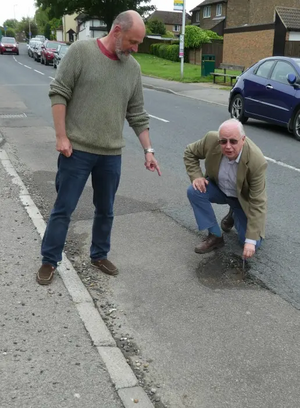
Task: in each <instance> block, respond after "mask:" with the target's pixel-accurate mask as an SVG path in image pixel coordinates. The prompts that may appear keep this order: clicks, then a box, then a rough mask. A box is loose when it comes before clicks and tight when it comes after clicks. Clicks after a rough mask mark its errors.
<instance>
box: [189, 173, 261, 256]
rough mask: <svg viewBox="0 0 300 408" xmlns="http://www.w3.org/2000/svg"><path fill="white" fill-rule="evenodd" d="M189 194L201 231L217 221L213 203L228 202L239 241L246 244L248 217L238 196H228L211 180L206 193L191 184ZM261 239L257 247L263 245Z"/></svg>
mask: <svg viewBox="0 0 300 408" xmlns="http://www.w3.org/2000/svg"><path fill="white" fill-rule="evenodd" d="M187 196H188V199H189V201H190V203H191V206H192V208H193V210H194V214H195V218H196V222H197V224H198V228H199V230H200V231H202V230H205V229H208V228H210V227H213V226H214V225H215V224H216V223H217V219H216V216H215V212H214V210H213V208H212V205H211V203H215V204H228V205H229V206H230V208H231V209H232V211H233V219H234V226H235V228H236V230H237V233H238V237H239V241H240V243H241V244H242V245H244V243H245V239H246V230H247V217H246V214H245V213H244V210H243V209H242V207H241V204H240V202H239V200H238V199H237V198H235V197H227V195H226V194H224V193H223V191H222V190H220V189H219V187H218V186H217V185H216V184H215V183H213V182H212V181H210V180H209V183H208V185H207V186H206V193H201V192H200V191H199V190H194V187H193V186H192V185H190V186H189V188H188V190H187ZM261 241H262V240H259V241H256V247H257V248H258V247H259V246H260V245H261Z"/></svg>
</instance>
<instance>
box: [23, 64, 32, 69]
mask: <svg viewBox="0 0 300 408" xmlns="http://www.w3.org/2000/svg"><path fill="white" fill-rule="evenodd" d="M24 67H25V68H28V69H32V68H31V67H29V66H28V65H24Z"/></svg>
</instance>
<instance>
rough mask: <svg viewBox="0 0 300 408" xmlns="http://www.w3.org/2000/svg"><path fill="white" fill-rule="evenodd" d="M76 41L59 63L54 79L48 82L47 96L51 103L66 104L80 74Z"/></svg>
mask: <svg viewBox="0 0 300 408" xmlns="http://www.w3.org/2000/svg"><path fill="white" fill-rule="evenodd" d="M78 48H79V47H78V43H74V44H72V45H71V47H70V49H69V50H68V52H67V53H66V55H65V56H64V58H63V59H62V61H61V63H60V64H59V68H58V70H57V73H56V77H55V79H54V80H53V81H52V82H51V83H50V91H49V97H50V99H51V105H52V106H53V105H57V104H62V105H67V104H68V102H69V101H70V99H71V97H72V93H73V89H74V86H75V83H76V81H77V79H78V77H79V75H80V69H81V64H80V55H79V50H78Z"/></svg>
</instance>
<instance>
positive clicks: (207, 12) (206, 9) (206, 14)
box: [203, 6, 211, 18]
mask: <svg viewBox="0 0 300 408" xmlns="http://www.w3.org/2000/svg"><path fill="white" fill-rule="evenodd" d="M210 16H211V6H205V7H204V9H203V18H209V17H210Z"/></svg>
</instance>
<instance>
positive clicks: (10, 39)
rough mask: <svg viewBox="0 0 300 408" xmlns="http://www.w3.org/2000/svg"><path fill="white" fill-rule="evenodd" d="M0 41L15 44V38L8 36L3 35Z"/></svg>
mask: <svg viewBox="0 0 300 408" xmlns="http://www.w3.org/2000/svg"><path fill="white" fill-rule="evenodd" d="M1 42H4V43H8V44H15V42H16V40H15V39H14V38H10V37H3V38H2V40H1Z"/></svg>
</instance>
